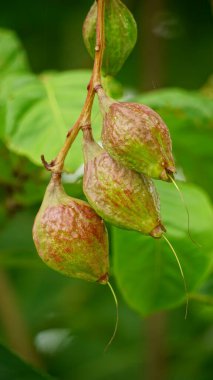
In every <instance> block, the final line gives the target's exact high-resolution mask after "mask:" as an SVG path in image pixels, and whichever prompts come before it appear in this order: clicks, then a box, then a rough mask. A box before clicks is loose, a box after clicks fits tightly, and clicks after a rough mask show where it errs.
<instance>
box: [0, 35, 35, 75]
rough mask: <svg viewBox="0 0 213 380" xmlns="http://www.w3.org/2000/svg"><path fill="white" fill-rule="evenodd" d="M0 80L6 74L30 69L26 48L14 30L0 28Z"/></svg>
mask: <svg viewBox="0 0 213 380" xmlns="http://www.w3.org/2000/svg"><path fill="white" fill-rule="evenodd" d="M0 57H1V58H0V80H1V78H2V77H3V76H5V75H6V74H7V75H8V74H11V73H14V72H21V71H26V70H28V68H29V66H28V61H27V57H26V54H25V52H24V49H23V47H22V45H21V42H20V41H19V39H18V37H17V36H16V34H15V33H14V32H12V31H11V30H7V29H0Z"/></svg>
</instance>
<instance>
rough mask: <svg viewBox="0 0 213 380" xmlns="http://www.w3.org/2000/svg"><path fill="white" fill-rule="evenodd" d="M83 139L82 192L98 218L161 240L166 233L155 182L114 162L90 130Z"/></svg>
mask: <svg viewBox="0 0 213 380" xmlns="http://www.w3.org/2000/svg"><path fill="white" fill-rule="evenodd" d="M83 135H84V136H83V150H84V160H85V169H84V178H83V189H84V193H85V195H86V197H87V200H88V202H89V203H90V204H91V206H92V207H93V208H94V209H95V211H96V212H97V214H99V215H100V216H101V217H102V218H103V219H105V220H106V221H108V222H109V223H112V224H113V225H115V226H117V227H120V228H126V229H131V230H136V231H139V232H141V233H143V234H146V235H151V236H153V237H156V238H159V237H161V236H162V234H163V232H164V231H165V229H164V227H163V225H162V223H161V220H160V211H159V199H158V195H157V192H156V189H155V186H154V184H153V181H152V180H151V179H150V178H148V177H146V176H145V175H143V174H139V173H137V172H135V171H133V170H130V169H128V168H126V167H124V166H122V165H121V164H119V163H118V162H117V161H115V160H114V159H113V158H111V157H110V156H109V154H108V153H107V152H106V151H105V150H103V149H102V148H101V147H100V146H99V145H98V144H97V143H96V142H95V141H94V139H93V136H92V132H91V128H89V127H88V126H87V127H86V128H83Z"/></svg>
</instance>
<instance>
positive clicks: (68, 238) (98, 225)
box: [33, 176, 109, 284]
mask: <svg viewBox="0 0 213 380" xmlns="http://www.w3.org/2000/svg"><path fill="white" fill-rule="evenodd" d="M33 240H34V243H35V246H36V248H37V251H38V254H39V256H40V257H41V259H42V260H43V261H44V262H45V263H46V264H47V265H48V266H50V267H51V268H52V269H55V270H56V271H58V272H60V273H62V274H64V275H66V276H69V277H76V278H80V279H84V280H87V281H98V282H99V283H102V284H105V283H107V281H108V269H109V262H108V235H107V230H106V228H105V225H104V222H103V220H102V219H101V218H100V217H99V216H98V215H97V214H96V213H95V211H94V210H93V209H92V208H91V207H90V206H89V204H88V203H86V202H83V201H81V200H79V199H75V198H72V197H69V196H68V195H67V194H66V193H65V191H64V189H63V187H62V185H61V182H60V179H59V178H56V177H54V176H53V177H52V179H51V181H50V183H49V185H48V187H47V190H46V193H45V196H44V199H43V202H42V205H41V208H40V210H39V212H38V214H37V216H36V219H35V222H34V226H33Z"/></svg>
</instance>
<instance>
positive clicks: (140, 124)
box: [97, 86, 176, 181]
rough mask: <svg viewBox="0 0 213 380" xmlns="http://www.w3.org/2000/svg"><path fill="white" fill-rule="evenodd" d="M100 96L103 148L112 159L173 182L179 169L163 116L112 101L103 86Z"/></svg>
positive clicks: (135, 105) (144, 107) (143, 107)
mask: <svg viewBox="0 0 213 380" xmlns="http://www.w3.org/2000/svg"><path fill="white" fill-rule="evenodd" d="M97 93H98V98H99V101H100V105H101V110H102V113H103V130H102V141H103V146H104V148H105V149H106V150H107V152H108V153H109V154H110V155H111V157H113V158H114V159H115V160H117V161H118V162H120V163H121V164H122V165H124V166H126V167H128V168H130V169H133V170H135V171H137V172H139V173H144V174H146V175H147V176H149V177H152V178H156V179H161V180H164V181H170V178H169V175H173V173H175V171H176V169H175V163H174V158H173V155H172V143H171V138H170V134H169V131H168V128H167V126H166V125H165V123H164V122H163V120H162V119H161V117H160V116H159V115H158V114H157V113H156V112H155V111H153V110H152V109H151V108H149V107H147V106H145V105H142V104H137V103H127V102H117V101H114V100H113V99H110V98H109V97H108V96H107V95H106V94H105V92H104V90H103V89H102V88H101V87H100V86H98V87H97Z"/></svg>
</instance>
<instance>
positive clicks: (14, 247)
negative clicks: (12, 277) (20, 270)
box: [0, 211, 40, 267]
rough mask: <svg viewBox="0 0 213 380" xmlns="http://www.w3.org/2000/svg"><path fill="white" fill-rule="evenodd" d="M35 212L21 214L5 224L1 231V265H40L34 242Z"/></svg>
mask: <svg viewBox="0 0 213 380" xmlns="http://www.w3.org/2000/svg"><path fill="white" fill-rule="evenodd" d="M34 218H35V212H33V213H32V211H31V212H30V211H28V212H26V211H25V212H24V211H22V212H19V213H17V214H16V215H15V216H13V217H10V219H9V220H8V221H7V223H5V225H4V228H2V230H1V231H0V265H1V266H5V265H6V266H16V267H18V266H19V267H22V266H28V265H34V266H37V265H40V259H39V258H38V255H37V253H36V249H35V247H34V244H33V240H32V226H33V221H34Z"/></svg>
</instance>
